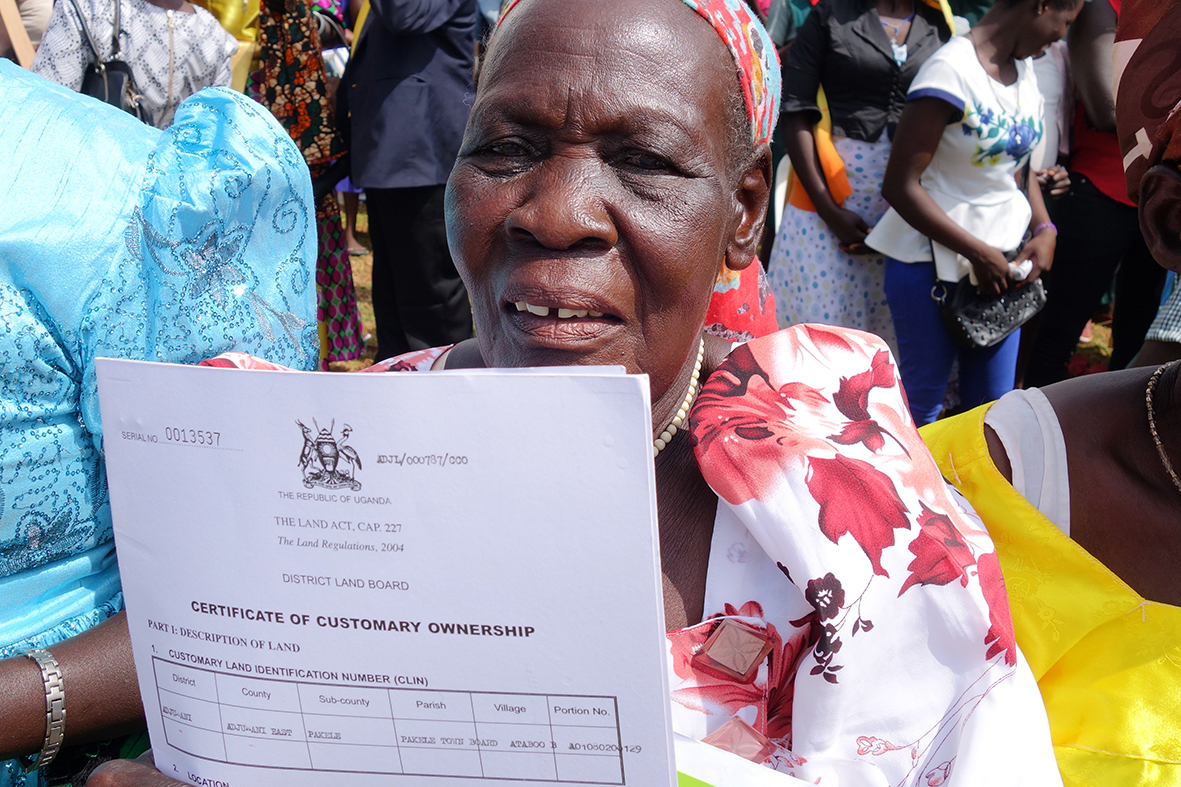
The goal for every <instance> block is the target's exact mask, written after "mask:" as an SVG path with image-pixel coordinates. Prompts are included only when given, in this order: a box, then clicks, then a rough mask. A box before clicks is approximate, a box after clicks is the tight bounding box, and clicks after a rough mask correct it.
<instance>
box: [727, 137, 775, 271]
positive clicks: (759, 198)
mask: <svg viewBox="0 0 1181 787" xmlns="http://www.w3.org/2000/svg"><path fill="white" fill-rule="evenodd" d="M771 179H772V173H771V147H770V146H769V145H766V144H763V145H759V147H758V149H757V150H755V153H754V155H753V156H751V157H750V159H749V160H748V163H747V166H746V170H745V172H743V173H742V175H741V177H739V179H738V182H737V184H736V186H735V190H734V213H735V216H734V219H735V221H734V226H735V229H734V239H733V240H732V241H730V245H729V246H728V247H727V248H726V267H727V268H729V269H730V270H732V271H740V270H742V269H743V268H746V267H747V266H748V265H750V264H751V262H752V261H753V260H754V258H755V255H756V254H758V251H759V241H761V240H762V238H763V225H765V224H766V223H767V207H768V205H769V204H770V202H771Z"/></svg>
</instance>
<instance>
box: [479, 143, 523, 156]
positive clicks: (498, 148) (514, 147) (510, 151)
mask: <svg viewBox="0 0 1181 787" xmlns="http://www.w3.org/2000/svg"><path fill="white" fill-rule="evenodd" d="M484 150H485V151H486V152H488V153H490V154H492V155H494V156H505V157H508V158H517V157H520V156H525V155H528V153H529V151H527V150H526V149H525V146H524V145H521V144H520V143H517V142H497V143H494V144H492V145H489V146H488V147H486V148H484Z"/></svg>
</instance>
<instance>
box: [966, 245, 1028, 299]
mask: <svg viewBox="0 0 1181 787" xmlns="http://www.w3.org/2000/svg"><path fill="white" fill-rule="evenodd" d="M968 261H969V262H970V263H971V264H972V272H973V273H975V274H976V289H977V290H979V291H980V294H981V295H987V296H989V297H992V296H996V295H1000V294H1001V293H1002V292H1004V291H1005V290H1007V289H1008V288H1009V261H1008V260H1007V259H1005V253H1004V252H1003V251H1001V250H1000V249H996V248H993V247H992V246H982V247H981V248H980V249H979V250H977V251H976V252H975V253H974V254H973V255H972V256H971V257H969V258H968ZM1035 266H1036V263H1035Z"/></svg>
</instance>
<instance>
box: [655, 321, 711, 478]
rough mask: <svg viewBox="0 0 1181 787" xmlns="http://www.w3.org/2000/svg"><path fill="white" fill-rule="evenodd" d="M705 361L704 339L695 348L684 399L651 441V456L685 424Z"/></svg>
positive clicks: (656, 453)
mask: <svg viewBox="0 0 1181 787" xmlns="http://www.w3.org/2000/svg"><path fill="white" fill-rule="evenodd" d="M703 360H705V339H704V338H703V339H702V340H701V344H699V345H698V346H697V363H696V364H694V365H693V376H692V377H690V378H689V390H688V391H685V398H684V399H682V400H681V406H680V408H679V409H678V410H677V414H676V415H674V416H673V419H672V420H671V421H669V424H668V426H666V427H664V431H663V432H661V433H660V437H657V438H656V439H655V440H653V441H652V456H653V457H656V456H657V455H658V454H659V453H660V452H661V451H663V450H664V447H665V446H666V445H668V444H669V442H671V441H672V439H673V435H675V434H676V433H677V431H678V430H679V429H680V428H681V424H683V423H685V421H686V420H688V418H689V408H690V407H692V406H693V400H694V399H696V398H697V381H698V380H699V379H701V362H702V361H703Z"/></svg>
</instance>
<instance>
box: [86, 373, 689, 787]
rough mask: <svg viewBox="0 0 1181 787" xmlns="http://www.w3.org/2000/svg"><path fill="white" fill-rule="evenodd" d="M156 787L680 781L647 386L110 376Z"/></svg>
mask: <svg viewBox="0 0 1181 787" xmlns="http://www.w3.org/2000/svg"><path fill="white" fill-rule="evenodd" d="M98 380H99V389H100V393H101V404H102V417H103V427H104V435H105V438H104V444H105V451H106V460H107V474H108V479H109V483H110V493H111V507H112V514H113V517H114V522H115V540H116V545H117V547H118V552H119V566H120V570H121V572H122V577H123V590H124V593H125V597H126V603H127V613H128V622H129V624H130V627H131V636H132V643H133V645H134V649H135V662H136V668H137V670H138V673H139V684H140V691H141V692H142V694H143V702H144V708H145V711H146V712H147V719H148V726H149V730H150V733H151V738H152V748H153V750H154V752H155V758H156V765H157V767H159V768H160V769H161V770H162V771H164V772H165V773H166V774H168V775H170V776H174V777H176V778H180V779H184V780H187V781H189V782H192V783H193V784H199V785H219V786H224V787H252V786H254V785H272V784H278V783H283V784H285V785H296V787H299V786H300V785H307V786H308V787H311V785H316V787H319V785H323V784H325V783H329V784H331V783H335V781H337V780H342V779H344V778H346V777H343V776H341V775H340V774H345V773H347V774H349V775H348V776H347V781H348V783H350V784H358V785H379V784H380V785H403V784H404V785H407V786H409V785H415V786H416V787H417V785H451V786H452V787H454V785H457V784H458V785H463V784H466V785H477V784H479V785H486V784H506V785H507V784H509V783H512V784H514V785H533V784H536V785H542V784H554V783H573V784H608V785H633V784H634V785H660V784H664V785H670V784H672V783H673V781H672V780H673V775H674V771H673V768H672V742H671V740H672V738H671V733H670V721H669V704H668V692H667V675H666V667H665V662H664V653H665V638H664V625H663V611H662V607H661V595H660V578H659V572H658V559H657V556H658V551H657V535H656V532H657V531H656V503H655V501H656V493H655V481H654V478H653V473H652V459H651V451H652V448H651V434H652V431H651V415H650V412H649V400H648V386H647V383H646V380H645V379H644V378H643V377H636V376H629V375H625V374H623V373H622V372H620V371H617V370H611V369H577V370H575V369H549V370H517V371H500V372H496V371H478V372H458V371H457V372H438V373H430V374H348V375H344V374H315V373H312V374H309V373H294V372H269V371H240V370H233V369H213V368H197V367H186V366H172V365H167V364H153V363H141V362H134V361H115V360H105V359H104V360H100V361H99V363H98Z"/></svg>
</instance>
